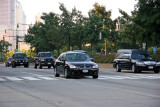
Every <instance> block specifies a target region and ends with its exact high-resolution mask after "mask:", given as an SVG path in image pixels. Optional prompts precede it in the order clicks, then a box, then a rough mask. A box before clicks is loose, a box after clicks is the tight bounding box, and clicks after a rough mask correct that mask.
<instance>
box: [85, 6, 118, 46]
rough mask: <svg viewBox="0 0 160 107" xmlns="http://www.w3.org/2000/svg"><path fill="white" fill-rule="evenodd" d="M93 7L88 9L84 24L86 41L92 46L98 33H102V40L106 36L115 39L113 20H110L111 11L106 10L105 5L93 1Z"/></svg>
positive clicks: (96, 40)
mask: <svg viewBox="0 0 160 107" xmlns="http://www.w3.org/2000/svg"><path fill="white" fill-rule="evenodd" d="M93 6H94V8H93V9H91V10H90V11H89V20H88V23H87V24H86V28H87V29H86V34H88V35H87V36H88V42H89V43H91V49H92V47H93V46H94V47H95V46H96V45H97V43H98V42H100V41H99V34H100V32H101V33H102V41H103V40H104V38H107V39H108V41H110V42H112V41H115V39H116V36H117V33H116V31H115V24H116V23H115V21H112V19H111V18H110V17H111V11H106V8H105V6H103V5H99V4H98V3H95V4H94V5H93Z"/></svg>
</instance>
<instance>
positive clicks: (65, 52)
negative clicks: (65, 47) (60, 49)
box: [64, 51, 85, 54]
mask: <svg viewBox="0 0 160 107" xmlns="http://www.w3.org/2000/svg"><path fill="white" fill-rule="evenodd" d="M64 53H65V54H68V53H83V52H77V51H67V52H64ZM84 54H85V53H84Z"/></svg>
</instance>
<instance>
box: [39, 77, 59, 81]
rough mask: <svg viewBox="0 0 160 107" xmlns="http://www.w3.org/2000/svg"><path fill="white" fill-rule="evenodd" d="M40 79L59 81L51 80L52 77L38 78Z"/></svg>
mask: <svg viewBox="0 0 160 107" xmlns="http://www.w3.org/2000/svg"><path fill="white" fill-rule="evenodd" d="M38 78H40V79H44V80H58V79H55V78H51V77H38Z"/></svg>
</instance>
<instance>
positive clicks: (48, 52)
mask: <svg viewBox="0 0 160 107" xmlns="http://www.w3.org/2000/svg"><path fill="white" fill-rule="evenodd" d="M39 53H40V54H41V53H51V52H39Z"/></svg>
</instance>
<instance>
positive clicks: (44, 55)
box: [40, 53, 53, 57]
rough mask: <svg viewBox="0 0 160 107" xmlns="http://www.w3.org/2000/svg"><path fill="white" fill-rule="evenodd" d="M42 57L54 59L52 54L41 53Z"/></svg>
mask: <svg viewBox="0 0 160 107" xmlns="http://www.w3.org/2000/svg"><path fill="white" fill-rule="evenodd" d="M40 56H41V57H52V56H53V55H52V54H51V53H41V55H40Z"/></svg>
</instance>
